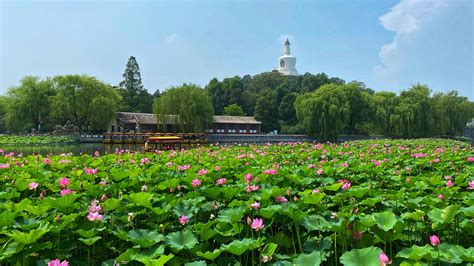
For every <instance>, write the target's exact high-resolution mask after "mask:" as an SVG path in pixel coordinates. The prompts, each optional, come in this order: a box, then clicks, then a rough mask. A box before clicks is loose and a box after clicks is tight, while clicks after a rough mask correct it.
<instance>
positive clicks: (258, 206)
mask: <svg viewBox="0 0 474 266" xmlns="http://www.w3.org/2000/svg"><path fill="white" fill-rule="evenodd" d="M250 208H252V209H254V210H258V209H260V202H258V201H256V202H254V203H252V204H250Z"/></svg>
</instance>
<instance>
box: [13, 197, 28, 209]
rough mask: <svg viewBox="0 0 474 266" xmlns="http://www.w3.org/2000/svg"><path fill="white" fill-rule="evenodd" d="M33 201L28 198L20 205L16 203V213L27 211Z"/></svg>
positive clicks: (14, 206)
mask: <svg viewBox="0 0 474 266" xmlns="http://www.w3.org/2000/svg"><path fill="white" fill-rule="evenodd" d="M31 202H32V201H31V200H30V199H28V198H26V199H22V200H21V201H20V202H18V203H15V204H14V205H13V210H14V211H16V212H21V211H24V210H25V209H26V207H28V206H29V205H31Z"/></svg>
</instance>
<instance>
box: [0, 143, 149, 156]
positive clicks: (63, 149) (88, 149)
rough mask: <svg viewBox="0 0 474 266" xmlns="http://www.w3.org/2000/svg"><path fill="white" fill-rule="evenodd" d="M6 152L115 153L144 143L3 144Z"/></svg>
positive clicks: (137, 148)
mask: <svg viewBox="0 0 474 266" xmlns="http://www.w3.org/2000/svg"><path fill="white" fill-rule="evenodd" d="M0 148H2V149H3V150H4V151H5V153H8V152H14V153H15V154H19V153H22V154H23V155H30V154H42V155H46V154H61V153H70V152H72V153H73V154H74V155H78V154H81V153H82V154H93V153H94V152H95V151H99V152H100V154H104V153H105V152H107V153H113V152H115V149H117V148H118V149H123V150H130V151H141V150H142V149H143V144H123V145H120V144H101V143H78V144H53V145H51V144H48V145H3V146H0Z"/></svg>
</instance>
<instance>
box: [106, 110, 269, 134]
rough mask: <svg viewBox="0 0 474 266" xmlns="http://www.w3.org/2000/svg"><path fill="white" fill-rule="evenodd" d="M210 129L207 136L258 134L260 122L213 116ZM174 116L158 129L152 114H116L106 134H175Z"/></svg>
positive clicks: (244, 118)
mask: <svg viewBox="0 0 474 266" xmlns="http://www.w3.org/2000/svg"><path fill="white" fill-rule="evenodd" d="M212 120H213V122H212V127H211V128H210V129H208V130H206V132H207V133H209V134H260V133H261V130H260V126H261V122H259V121H257V120H255V118H254V117H252V116H225V115H215V116H213V117H212ZM176 121H177V119H176V116H175V115H169V116H167V117H166V121H165V124H164V125H163V127H161V126H160V127H158V122H157V119H156V116H155V115H154V114H148V113H130V112H117V113H116V118H115V119H114V121H113V122H112V123H111V125H110V126H109V128H108V130H107V132H122V133H154V132H158V129H159V128H163V130H160V131H162V132H175V131H176V130H175V129H176V124H177V123H176Z"/></svg>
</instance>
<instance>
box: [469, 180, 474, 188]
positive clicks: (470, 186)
mask: <svg viewBox="0 0 474 266" xmlns="http://www.w3.org/2000/svg"><path fill="white" fill-rule="evenodd" d="M467 184H468V185H469V187H468V188H467V189H474V180H471V181H469V182H467Z"/></svg>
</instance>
